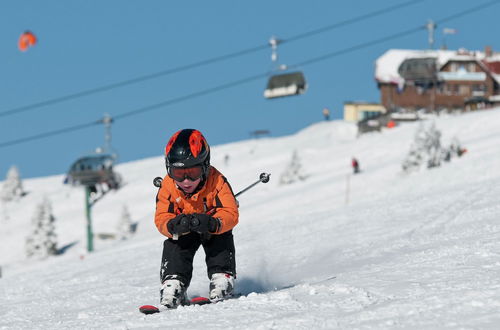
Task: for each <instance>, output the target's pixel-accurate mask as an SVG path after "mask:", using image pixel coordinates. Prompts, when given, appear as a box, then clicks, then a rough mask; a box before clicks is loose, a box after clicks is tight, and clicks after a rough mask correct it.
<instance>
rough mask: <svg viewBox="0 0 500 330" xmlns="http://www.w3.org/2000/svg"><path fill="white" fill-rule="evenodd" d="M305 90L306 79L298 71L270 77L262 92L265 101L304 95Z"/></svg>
mask: <svg viewBox="0 0 500 330" xmlns="http://www.w3.org/2000/svg"><path fill="white" fill-rule="evenodd" d="M306 89H307V83H306V79H305V78H304V74H303V73H302V72H300V71H296V72H290V73H282V74H276V75H272V76H271V77H270V78H269V81H268V83H267V88H266V90H265V91H264V97H266V98H267V99H272V98H277V97H284V96H290V95H298V94H304V93H305V91H306Z"/></svg>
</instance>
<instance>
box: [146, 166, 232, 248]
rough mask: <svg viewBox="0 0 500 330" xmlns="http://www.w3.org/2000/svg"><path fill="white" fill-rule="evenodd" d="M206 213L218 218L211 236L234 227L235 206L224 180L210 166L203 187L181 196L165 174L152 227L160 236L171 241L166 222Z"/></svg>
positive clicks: (227, 183)
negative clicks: (188, 215)
mask: <svg viewBox="0 0 500 330" xmlns="http://www.w3.org/2000/svg"><path fill="white" fill-rule="evenodd" d="M181 213H184V214H192V213H208V214H210V215H211V216H213V217H214V218H219V220H220V222H221V226H220V228H219V230H218V231H217V232H216V233H214V234H215V235H217V234H222V233H225V232H227V231H229V230H231V229H233V228H234V226H236V224H238V217H239V213H238V204H237V202H236V198H235V197H234V194H233V191H232V189H231V186H230V185H229V182H227V180H226V178H225V177H224V176H223V175H222V174H221V173H220V172H219V171H218V170H217V169H216V168H215V167H213V166H210V170H209V174H208V178H207V181H206V182H205V185H204V186H203V187H202V188H201V189H200V190H199V191H198V192H196V193H195V194H192V195H188V194H185V193H184V192H183V191H182V190H181V189H180V188H178V187H177V185H176V184H175V181H174V180H173V179H172V178H170V177H169V176H168V175H167V176H165V178H164V179H163V182H162V185H161V188H160V190H159V191H158V195H157V196H156V212H155V225H156V227H157V228H158V231H159V232H160V233H162V234H163V235H165V236H167V237H169V238H172V234H170V232H169V231H168V229H167V223H168V222H169V221H170V220H171V219H173V218H174V217H176V216H177V215H179V214H181Z"/></svg>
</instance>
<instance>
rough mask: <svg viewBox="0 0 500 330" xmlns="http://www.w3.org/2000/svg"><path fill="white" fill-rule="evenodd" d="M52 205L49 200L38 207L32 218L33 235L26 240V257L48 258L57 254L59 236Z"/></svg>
mask: <svg viewBox="0 0 500 330" xmlns="http://www.w3.org/2000/svg"><path fill="white" fill-rule="evenodd" d="M54 222H55V217H54V215H53V214H52V205H51V203H50V201H49V200H48V199H47V198H44V199H43V201H42V202H41V203H40V204H38V205H37V207H36V209H35V213H34V214H33V217H32V218H31V234H30V236H28V237H27V238H26V246H25V247H26V255H27V256H28V257H34V258H40V259H42V258H46V257H48V256H50V255H55V254H57V235H56V233H55V226H54Z"/></svg>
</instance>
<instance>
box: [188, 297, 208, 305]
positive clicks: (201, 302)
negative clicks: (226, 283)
mask: <svg viewBox="0 0 500 330" xmlns="http://www.w3.org/2000/svg"><path fill="white" fill-rule="evenodd" d="M189 303H190V305H206V304H210V303H212V302H211V301H210V299H208V298H206V297H195V298H193V299H191V300H190V301H189Z"/></svg>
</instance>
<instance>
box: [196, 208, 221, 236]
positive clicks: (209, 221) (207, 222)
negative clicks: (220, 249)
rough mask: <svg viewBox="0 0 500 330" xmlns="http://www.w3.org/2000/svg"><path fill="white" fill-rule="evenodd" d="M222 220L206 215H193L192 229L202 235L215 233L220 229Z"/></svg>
mask: <svg viewBox="0 0 500 330" xmlns="http://www.w3.org/2000/svg"><path fill="white" fill-rule="evenodd" d="M220 226H221V223H220V220H219V219H217V218H214V217H211V216H209V215H208V214H204V213H193V214H192V215H191V225H190V229H191V231H192V232H197V233H200V234H206V233H215V232H217V231H218V230H219V229H220Z"/></svg>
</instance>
